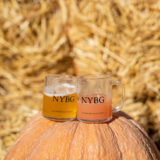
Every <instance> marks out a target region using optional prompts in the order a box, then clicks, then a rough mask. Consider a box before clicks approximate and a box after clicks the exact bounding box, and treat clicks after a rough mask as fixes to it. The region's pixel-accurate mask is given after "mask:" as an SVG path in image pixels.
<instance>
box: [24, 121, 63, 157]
mask: <svg viewBox="0 0 160 160" xmlns="http://www.w3.org/2000/svg"><path fill="white" fill-rule="evenodd" d="M60 123H61V122H60ZM55 127H56V125H53V126H51V127H50V128H49V129H48V130H47V131H46V132H44V133H43V134H42V135H41V136H40V140H39V141H37V142H36V143H35V144H34V146H35V147H33V150H32V151H31V153H30V154H29V157H27V159H26V160H29V159H30V158H32V154H33V153H34V151H36V149H37V148H38V147H39V145H40V143H41V142H42V141H43V139H44V137H47V136H48V135H49V134H50V130H52V129H54V128H55Z"/></svg>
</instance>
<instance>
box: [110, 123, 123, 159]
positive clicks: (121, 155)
mask: <svg viewBox="0 0 160 160" xmlns="http://www.w3.org/2000/svg"><path fill="white" fill-rule="evenodd" d="M108 127H109V129H110V130H111V132H112V134H113V136H114V138H115V139H116V144H117V145H116V146H117V148H118V150H119V153H120V158H121V159H120V160H122V159H123V154H122V152H121V150H120V148H119V143H118V138H117V136H116V134H115V133H114V131H113V129H112V127H111V126H110V123H108Z"/></svg>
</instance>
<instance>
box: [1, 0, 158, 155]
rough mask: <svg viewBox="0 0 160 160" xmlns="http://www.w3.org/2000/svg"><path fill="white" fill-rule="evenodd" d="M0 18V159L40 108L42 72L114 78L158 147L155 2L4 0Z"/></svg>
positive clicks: (130, 109) (127, 107)
mask: <svg viewBox="0 0 160 160" xmlns="http://www.w3.org/2000/svg"><path fill="white" fill-rule="evenodd" d="M0 13H1V14H0V98H1V100H2V101H1V102H0V111H1V112H0V128H1V131H0V156H2V157H3V156H4V154H5V152H6V150H7V148H8V147H9V146H10V145H11V144H12V143H13V141H14V140H15V138H16V136H17V134H18V133H19V130H20V129H21V128H22V126H23V125H24V124H25V123H26V121H28V119H29V117H30V116H32V115H34V114H35V113H36V112H37V111H38V110H40V109H41V105H42V104H41V103H42V93H43V79H44V76H45V74H46V73H52V74H54V73H60V74H72V75H84V74H88V73H89V74H99V73H105V74H106V73H112V75H113V80H121V81H122V82H123V84H124V86H125V88H126V91H125V93H126V104H125V106H124V109H123V110H124V111H126V112H127V113H128V114H130V115H131V116H132V117H133V118H134V119H136V120H137V121H139V122H140V123H141V124H142V125H143V126H144V127H145V129H146V130H148V131H149V133H151V134H150V135H151V136H152V137H153V139H154V141H155V142H157V143H158V142H159V140H160V127H159V124H160V119H159V118H157V117H159V115H160V112H159V106H160V102H159V100H160V83H159V79H160V74H159V73H160V54H159V46H160V21H159V20H160V16H159V15H160V14H159V13H160V1H159V0H151V1H147V0H143V1H140V2H138V1H136V0H132V1H131V0H127V1H126V0H112V1H104V0H100V1H97V0H92V1H88V0H81V1H78V0H67V1H66V0H46V1H42V0H28V1H26V0H21V1H14V0H9V1H5V0H2V1H0ZM117 90H118V92H120V89H118V88H117V89H116V92H117ZM118 98H119V95H115V99H116V100H118Z"/></svg>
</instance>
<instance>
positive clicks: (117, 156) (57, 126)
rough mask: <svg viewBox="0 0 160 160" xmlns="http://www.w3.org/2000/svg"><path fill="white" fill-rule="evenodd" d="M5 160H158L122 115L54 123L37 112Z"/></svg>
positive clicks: (138, 130) (145, 138)
mask: <svg viewBox="0 0 160 160" xmlns="http://www.w3.org/2000/svg"><path fill="white" fill-rule="evenodd" d="M5 160H160V156H159V153H158V150H157V148H156V147H155V145H154V144H153V142H152V141H151V140H150V138H149V137H148V135H147V133H146V132H145V131H144V130H143V129H142V128H141V127H140V126H139V125H138V124H137V123H136V122H135V121H134V120H133V119H131V118H130V117H128V116H127V115H126V114H124V113H122V112H119V113H116V114H114V118H113V120H112V121H110V122H108V123H101V124H96V123H92V124H87V123H83V122H79V121H67V122H54V121H51V120H49V119H46V118H44V117H43V116H42V115H41V113H39V114H37V115H36V116H34V117H33V118H32V119H31V120H30V121H29V122H28V124H27V125H26V126H25V127H24V128H23V129H22V131H21V133H20V135H19V137H18V139H17V140H16V142H15V144H14V145H13V146H12V147H11V148H10V150H9V152H8V154H7V155H6V157H5Z"/></svg>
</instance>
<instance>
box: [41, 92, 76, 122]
mask: <svg viewBox="0 0 160 160" xmlns="http://www.w3.org/2000/svg"><path fill="white" fill-rule="evenodd" d="M42 112H43V115H44V116H45V117H49V118H52V119H55V120H69V119H74V118H75V117H76V112H77V96H76V94H75V93H73V94H68V95H62V96H60V95H52V94H44V95H43V109H42Z"/></svg>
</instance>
